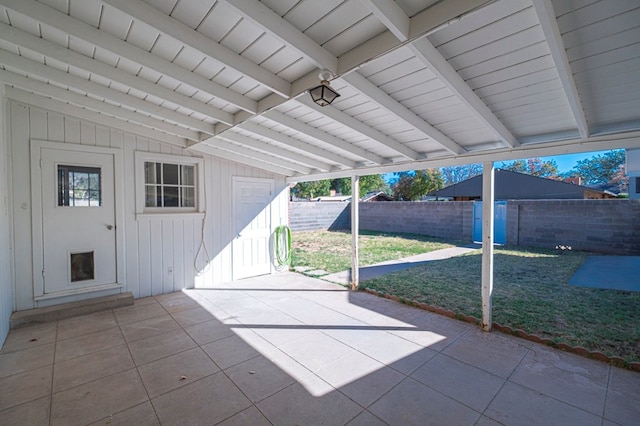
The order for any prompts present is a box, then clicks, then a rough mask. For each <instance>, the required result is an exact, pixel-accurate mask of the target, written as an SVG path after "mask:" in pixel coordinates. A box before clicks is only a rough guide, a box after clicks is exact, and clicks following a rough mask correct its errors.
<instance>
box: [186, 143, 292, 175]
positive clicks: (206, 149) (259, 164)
mask: <svg viewBox="0 0 640 426" xmlns="http://www.w3.org/2000/svg"><path fill="white" fill-rule="evenodd" d="M188 149H189V150H190V151H195V152H201V153H204V154H209V155H213V156H215V157H219V158H224V159H226V160H231V161H235V162H236V163H240V164H246V165H248V166H251V167H256V168H258V169H262V170H267V171H269V172H272V173H276V174H279V175H283V176H294V175H295V173H294V172H293V171H292V170H290V169H287V168H284V167H279V166H276V165H274V164H271V163H268V162H265V161H260V160H257V159H256V158H255V157H253V156H251V155H250V156H245V155H239V154H237V153H235V151H233V152H232V151H226V150H224V149H221V148H217V147H215V146H211V145H208V144H206V143H199V144H197V145H193V146H191V147H189V148H188Z"/></svg>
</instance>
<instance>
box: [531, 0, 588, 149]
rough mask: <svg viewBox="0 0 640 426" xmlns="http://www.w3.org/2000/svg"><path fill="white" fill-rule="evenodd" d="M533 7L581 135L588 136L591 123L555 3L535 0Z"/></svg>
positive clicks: (546, 0)
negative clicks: (574, 75)
mask: <svg viewBox="0 0 640 426" xmlns="http://www.w3.org/2000/svg"><path fill="white" fill-rule="evenodd" d="M533 9H534V10H535V12H536V14H537V15H538V20H539V21H540V28H542V33H543V34H544V38H545V39H546V40H547V44H548V45H549V51H550V52H551V58H552V59H553V63H554V64H555V66H556V69H557V70H558V75H559V77H560V81H561V82H562V89H563V90H564V93H565V96H566V97H567V101H568V102H569V106H570V107H571V112H572V113H573V117H574V119H575V121H576V126H577V127H578V131H579V132H580V136H582V137H583V138H587V137H589V134H590V132H589V125H588V124H587V118H586V116H585V114H584V109H583V108H582V101H581V100H580V95H579V94H578V88H577V87H576V82H575V80H574V78H573V72H572V71H571V65H570V64H569V59H568V58H567V51H566V50H565V48H564V43H563V41H562V35H561V34H560V28H558V21H556V14H555V12H554V10H553V5H552V4H551V1H550V0H533Z"/></svg>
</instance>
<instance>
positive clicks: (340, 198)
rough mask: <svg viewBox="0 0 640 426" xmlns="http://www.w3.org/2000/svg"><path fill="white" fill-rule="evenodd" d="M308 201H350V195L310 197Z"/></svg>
mask: <svg viewBox="0 0 640 426" xmlns="http://www.w3.org/2000/svg"><path fill="white" fill-rule="evenodd" d="M309 201H316V202H336V201H351V195H334V196H330V195H329V196H324V197H316V198H310V199H309Z"/></svg>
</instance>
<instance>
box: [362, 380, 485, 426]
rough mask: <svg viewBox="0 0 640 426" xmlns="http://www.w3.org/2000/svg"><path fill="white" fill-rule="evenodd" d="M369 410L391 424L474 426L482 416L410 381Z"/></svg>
mask: <svg viewBox="0 0 640 426" xmlns="http://www.w3.org/2000/svg"><path fill="white" fill-rule="evenodd" d="M369 411H371V412H372V413H373V414H375V415H376V416H377V417H379V418H381V419H382V420H383V421H385V422H387V423H389V424H392V425H407V426H408V425H421V426H422V425H473V424H474V423H475V422H476V421H477V420H478V418H479V417H480V413H478V412H477V411H474V410H472V409H471V408H468V407H466V406H464V405H462V404H460V403H459V402H456V401H454V400H453V399H451V398H449V397H447V396H444V395H442V394H441V393H438V392H436V391H434V390H432V389H430V388H428V387H426V386H425V385H423V384H421V383H419V382H417V381H415V380H413V379H411V378H407V379H406V380H404V381H403V382H402V383H400V384H399V385H398V386H396V387H395V388H393V389H392V390H391V391H390V392H389V393H387V394H386V395H385V396H383V397H382V398H380V399H379V400H378V401H376V402H375V403H374V404H373V405H372V406H371V407H369Z"/></svg>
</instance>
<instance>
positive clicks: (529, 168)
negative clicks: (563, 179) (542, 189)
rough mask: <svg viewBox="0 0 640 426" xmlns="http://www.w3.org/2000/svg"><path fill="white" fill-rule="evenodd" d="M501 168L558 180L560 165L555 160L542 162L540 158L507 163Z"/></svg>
mask: <svg viewBox="0 0 640 426" xmlns="http://www.w3.org/2000/svg"><path fill="white" fill-rule="evenodd" d="M500 168H501V169H502V170H509V171H512V172H518V173H525V174H527V175H532V176H538V177H542V178H548V179H558V164H557V163H556V162H555V161H554V160H551V161H542V160H541V159H539V158H528V159H526V160H516V161H513V162H511V163H506V164H504V165H503V166H502V167H500Z"/></svg>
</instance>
